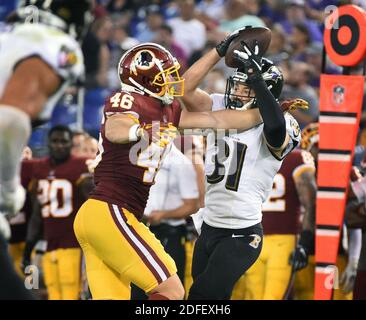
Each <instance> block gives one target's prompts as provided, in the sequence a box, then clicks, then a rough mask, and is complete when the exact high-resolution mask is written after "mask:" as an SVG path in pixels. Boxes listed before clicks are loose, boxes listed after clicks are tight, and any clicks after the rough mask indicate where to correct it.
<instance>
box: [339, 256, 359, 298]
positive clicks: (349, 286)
mask: <svg viewBox="0 0 366 320" xmlns="http://www.w3.org/2000/svg"><path fill="white" fill-rule="evenodd" d="M357 264H358V261H356V260H353V259H351V260H349V261H348V263H347V267H346V269H345V270H344V271H343V273H342V275H341V280H340V285H341V288H342V291H343V292H344V293H350V292H352V290H353V286H354V284H355V279H356V274H357Z"/></svg>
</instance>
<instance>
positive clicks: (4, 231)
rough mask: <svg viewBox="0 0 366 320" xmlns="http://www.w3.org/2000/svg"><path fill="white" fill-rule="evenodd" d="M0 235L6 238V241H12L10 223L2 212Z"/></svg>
mask: <svg viewBox="0 0 366 320" xmlns="http://www.w3.org/2000/svg"><path fill="white" fill-rule="evenodd" d="M0 234H1V235H2V236H3V237H4V238H5V240H9V239H10V236H11V231H10V226H9V222H8V220H7V219H6V218H5V216H4V215H3V214H2V213H1V212H0Z"/></svg>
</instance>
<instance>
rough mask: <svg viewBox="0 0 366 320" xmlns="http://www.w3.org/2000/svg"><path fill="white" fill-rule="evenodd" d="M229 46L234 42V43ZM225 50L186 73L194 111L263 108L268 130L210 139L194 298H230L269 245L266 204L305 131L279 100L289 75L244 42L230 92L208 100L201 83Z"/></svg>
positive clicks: (188, 102)
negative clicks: (265, 238)
mask: <svg viewBox="0 0 366 320" xmlns="http://www.w3.org/2000/svg"><path fill="white" fill-rule="evenodd" d="M228 39H229V40H227V41H230V37H229V38H228ZM227 47H228V44H227V43H226V44H225V40H224V43H222V44H220V45H219V46H217V47H216V50H215V49H212V50H211V51H210V52H208V53H207V54H206V55H205V56H203V57H202V58H201V59H200V60H198V61H197V62H196V63H195V64H194V65H193V66H192V67H191V68H190V69H188V70H187V72H186V73H185V74H184V76H183V77H184V78H185V80H186V84H187V85H186V89H185V90H186V91H185V96H184V97H183V98H182V99H183V101H184V102H185V104H186V106H187V109H189V110H190V111H204V110H205V111H208V110H220V109H225V108H230V109H242V110H245V109H248V108H254V107H258V108H259V111H260V114H261V116H262V118H263V124H260V125H258V126H257V127H254V128H252V129H250V130H248V131H246V132H236V133H233V132H229V134H225V136H224V137H223V138H222V140H221V142H220V140H217V139H216V138H215V136H214V135H213V133H210V134H209V136H208V137H207V154H206V163H205V171H206V175H207V185H206V196H205V207H204V208H203V209H201V210H200V213H199V215H200V216H201V218H203V224H202V228H201V234H200V236H199V238H198V240H197V242H196V245H195V250H194V254H193V265H192V276H193V280H194V281H193V285H192V287H191V290H190V293H189V296H188V299H229V298H230V296H231V292H232V289H233V286H234V284H235V282H236V281H237V280H238V279H239V278H240V276H241V275H242V274H243V273H244V272H245V271H246V270H247V269H248V268H249V267H250V266H251V265H252V264H253V263H254V262H255V261H256V259H257V258H258V256H259V253H260V251H261V247H262V234H263V232H262V226H261V219H262V212H261V206H262V203H263V202H264V201H265V200H266V198H267V197H268V195H269V192H270V191H271V188H272V184H273V178H274V176H275V175H276V173H277V171H278V170H279V168H280V166H281V164H282V160H283V158H284V157H285V156H286V155H287V154H288V153H289V152H290V151H291V150H292V149H293V148H294V147H295V146H296V145H297V144H298V143H299V140H300V128H299V126H298V123H297V122H296V120H295V119H294V118H293V117H292V116H291V115H290V114H285V116H284V115H283V113H282V111H281V109H280V107H279V104H278V102H277V100H276V99H277V98H278V97H279V95H280V93H281V89H282V83H283V77H282V73H281V72H280V71H279V69H278V68H277V67H275V66H274V65H273V63H271V62H270V61H269V60H264V59H262V58H261V57H259V56H258V45H256V46H255V48H254V51H252V50H251V49H250V48H248V47H247V46H246V45H245V44H243V47H242V50H240V51H235V55H236V58H237V59H238V60H239V61H240V62H241V63H242V68H240V69H238V70H237V71H236V72H235V73H234V75H233V76H231V77H230V78H229V79H228V81H227V87H226V93H225V95H222V94H212V95H208V94H207V93H206V92H204V91H202V90H200V89H198V85H199V83H200V81H201V80H202V79H203V78H204V76H205V75H206V74H207V73H208V72H209V70H210V69H211V68H212V67H213V66H214V65H215V64H216V62H218V61H219V59H220V57H223V56H224V55H225V53H226V50H227Z"/></svg>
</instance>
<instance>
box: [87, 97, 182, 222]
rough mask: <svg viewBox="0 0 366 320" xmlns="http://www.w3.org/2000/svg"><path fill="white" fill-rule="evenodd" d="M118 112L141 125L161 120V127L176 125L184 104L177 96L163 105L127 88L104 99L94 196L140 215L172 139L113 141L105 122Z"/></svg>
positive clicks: (137, 215) (139, 216)
mask: <svg viewBox="0 0 366 320" xmlns="http://www.w3.org/2000/svg"><path fill="white" fill-rule="evenodd" d="M115 113H124V114H127V115H129V116H130V117H131V118H133V119H134V120H135V122H139V123H140V124H141V125H146V124H148V125H151V124H154V123H155V124H156V123H157V122H158V123H160V126H161V127H163V126H164V127H168V126H169V127H170V128H173V129H175V127H177V126H178V124H179V119H180V114H181V108H180V104H179V102H178V101H177V100H174V102H173V103H172V104H171V105H163V104H162V103H161V102H160V101H159V100H157V99H155V98H152V97H148V96H143V95H140V94H137V93H129V92H124V91H121V92H117V93H116V94H114V95H113V96H111V97H109V98H108V99H107V101H106V103H105V106H104V118H103V121H102V126H101V130H100V135H99V152H98V155H97V158H96V162H97V163H98V165H97V166H96V168H95V172H94V183H95V185H96V187H95V189H94V191H93V192H92V193H91V198H93V199H97V200H102V201H106V202H108V203H112V204H116V205H118V206H120V207H123V208H126V209H127V210H129V211H131V212H132V213H133V214H134V215H135V216H136V217H137V218H138V219H141V217H142V215H143V212H144V209H145V206H146V202H147V198H148V195H149V190H150V187H151V185H152V184H153V183H154V177H155V174H156V172H157V171H158V169H159V167H160V164H161V160H162V158H163V157H164V155H165V154H166V152H167V151H168V148H170V147H171V143H169V144H168V145H164V146H161V145H159V144H158V143H156V142H152V143H151V144H149V145H148V143H145V144H144V143H143V142H145V141H142V140H140V141H138V142H132V143H126V144H117V143H111V142H110V141H108V139H107V138H106V136H105V124H104V123H105V119H107V117H108V116H111V115H113V114H115ZM150 134H151V133H150ZM150 139H151V136H150ZM169 140H170V139H169Z"/></svg>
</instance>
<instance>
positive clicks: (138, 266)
mask: <svg viewBox="0 0 366 320" xmlns="http://www.w3.org/2000/svg"><path fill="white" fill-rule="evenodd" d="M179 67H180V66H179V63H178V62H177V60H176V59H175V58H174V57H173V56H172V55H171V54H170V53H169V52H168V51H167V50H166V49H165V48H163V47H162V46H160V45H157V44H154V43H144V44H140V45H138V46H136V47H133V48H131V49H130V50H128V51H127V52H126V53H125V54H124V55H123V56H122V58H121V60H120V62H119V67H118V73H119V77H120V80H121V85H122V87H121V91H119V92H117V93H115V94H114V95H112V96H111V97H110V98H108V99H107V100H106V103H105V106H104V119H103V122H102V126H101V132H100V139H99V153H98V155H97V158H96V161H95V175H94V179H95V184H96V187H95V189H94V190H93V192H92V193H91V196H90V199H89V200H88V201H86V202H85V203H84V204H83V206H82V207H81V208H80V210H79V212H78V214H77V216H76V219H75V223H74V229H75V234H76V236H77V238H78V241H79V243H80V245H81V247H82V249H83V251H84V254H85V258H86V271H87V277H88V282H89V286H90V290H91V293H92V296H93V298H94V299H129V298H130V283H131V282H133V283H134V284H136V285H137V286H138V287H140V288H141V289H143V290H144V291H145V292H146V293H147V294H148V295H149V299H182V298H183V296H184V289H183V286H182V284H181V282H180V280H179V278H178V276H177V274H176V272H177V269H176V266H175V263H174V261H173V260H172V258H171V257H170V256H169V255H168V254H167V253H166V252H165V251H164V248H163V246H162V245H161V243H160V242H159V241H158V240H157V239H156V238H155V236H154V235H153V234H152V233H151V232H150V231H149V230H148V229H147V228H146V227H145V225H144V224H143V223H142V222H141V221H140V220H141V218H142V216H143V212H144V208H145V206H146V201H147V198H148V195H149V189H150V186H151V185H152V184H153V183H154V177H155V174H156V172H157V171H158V169H159V166H160V164H161V163H162V160H163V158H164V156H165V155H166V154H167V152H168V151H169V148H170V146H171V142H172V140H173V139H174V137H175V135H176V131H177V129H176V128H177V127H179V128H214V129H217V128H222V129H230V128H233V129H235V128H236V129H243V130H246V129H249V128H252V127H253V126H255V125H258V124H259V123H261V122H262V119H261V117H260V113H259V111H258V110H247V111H236V110H220V111H217V112H202V113H198V112H194V113H190V112H188V111H186V110H182V105H181V103H180V101H179V100H178V99H177V98H176V97H179V96H180V97H181V96H183V94H184V80H183V79H182V78H181V77H180V75H179ZM156 122H157V123H156ZM139 146H141V148H140V147H139ZM136 148H137V149H138V151H137V152H134V151H135V149H136Z"/></svg>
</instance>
